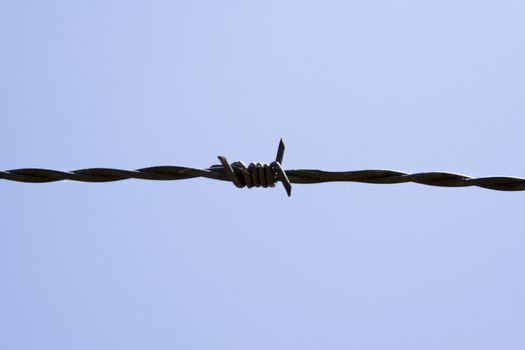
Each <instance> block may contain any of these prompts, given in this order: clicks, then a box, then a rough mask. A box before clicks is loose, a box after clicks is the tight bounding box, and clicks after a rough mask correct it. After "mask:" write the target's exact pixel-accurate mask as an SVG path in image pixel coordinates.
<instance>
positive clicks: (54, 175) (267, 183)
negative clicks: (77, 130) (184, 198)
mask: <svg viewBox="0 0 525 350" xmlns="http://www.w3.org/2000/svg"><path fill="white" fill-rule="evenodd" d="M284 150H285V147H284V143H283V140H282V139H281V141H280V143H279V147H278V149H277V156H276V158H275V161H273V162H271V163H270V164H262V163H250V164H249V165H248V167H246V166H245V165H244V163H243V162H234V163H231V164H230V163H228V161H227V160H226V158H225V157H223V156H219V157H218V158H219V161H220V162H221V164H218V165H213V166H211V167H210V168H208V169H195V168H190V167H182V166H155V167H149V168H142V169H137V170H122V169H110V168H89V169H80V170H73V171H69V172H67V171H58V170H50V169H35V168H26V169H14V170H7V171H0V179H4V180H9V181H17V182H31V183H44V182H54V181H61V180H71V181H82V182H111V181H120V180H126V179H142V180H184V179H192V178H197V177H203V178H208V179H214V180H221V181H230V182H232V183H233V184H234V185H235V186H236V187H239V188H240V187H248V188H251V187H274V186H275V184H276V183H277V182H281V183H282V184H283V186H284V188H285V190H286V193H287V194H288V196H290V195H291V193H292V186H291V184H292V183H297V184H313V183H323V182H335V181H344V182H361V183H371V184H397V183H405V182H415V183H419V184H423V185H429V186H441V187H470V186H477V187H482V188H486V189H491V190H498V191H524V190H525V179H524V178H519V177H507V176H496V177H484V178H472V177H469V176H466V175H461V174H454V173H446V172H425V173H416V174H407V173H404V172H400V171H394V170H381V169H380V170H357V171H322V170H312V169H299V170H286V171H285V170H283V168H282V165H281V164H282V162H283V156H284Z"/></svg>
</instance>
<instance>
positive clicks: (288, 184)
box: [271, 138, 292, 197]
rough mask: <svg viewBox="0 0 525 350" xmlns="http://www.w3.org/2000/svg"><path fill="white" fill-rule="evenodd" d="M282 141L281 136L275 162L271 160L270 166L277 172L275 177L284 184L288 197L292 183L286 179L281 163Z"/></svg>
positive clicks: (282, 153) (282, 155)
mask: <svg viewBox="0 0 525 350" xmlns="http://www.w3.org/2000/svg"><path fill="white" fill-rule="evenodd" d="M285 148H286V147H285V146H284V141H283V139H282V138H281V140H280V141H279V147H278V148H277V156H276V157H275V162H272V164H271V165H272V167H273V169H274V171H275V172H276V173H277V179H278V180H279V181H281V183H282V184H283V186H284V189H285V190H286V194H288V197H290V196H291V195H292V184H291V182H290V179H288V176H286V172H285V171H284V170H283V168H282V166H281V165H282V163H283V157H284V150H285Z"/></svg>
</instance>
